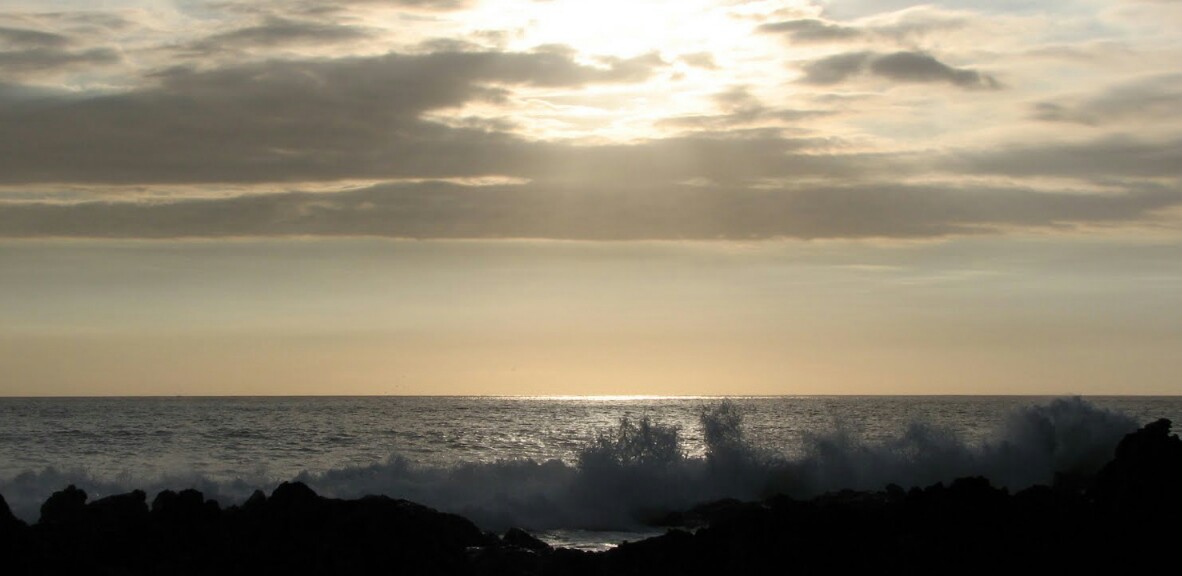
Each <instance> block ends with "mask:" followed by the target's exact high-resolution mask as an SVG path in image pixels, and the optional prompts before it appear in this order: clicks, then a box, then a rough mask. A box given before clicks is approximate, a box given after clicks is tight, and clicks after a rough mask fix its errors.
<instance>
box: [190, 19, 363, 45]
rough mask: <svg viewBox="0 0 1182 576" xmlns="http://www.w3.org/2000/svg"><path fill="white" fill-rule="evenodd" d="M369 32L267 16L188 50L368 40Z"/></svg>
mask: <svg viewBox="0 0 1182 576" xmlns="http://www.w3.org/2000/svg"><path fill="white" fill-rule="evenodd" d="M371 35H372V32H371V31H370V30H368V29H366V28H363V27H360V26H346V25H340V24H321V23H317V22H305V21H298V20H290V19H286V18H277V17H271V18H267V19H266V20H265V21H263V22H262V23H260V24H259V25H257V26H249V27H246V28H239V29H237V30H231V31H229V32H223V33H221V34H215V35H213V36H209V37H206V38H204V39H202V40H201V41H199V42H197V43H195V44H194V45H193V46H192V47H191V48H192V49H194V50H197V51H201V52H213V51H218V50H224V49H226V48H244V47H274V46H284V45H289V44H306V45H312V46H318V45H321V44H325V43H336V42H347V41H351V40H360V39H364V38H368V37H370V36H371Z"/></svg>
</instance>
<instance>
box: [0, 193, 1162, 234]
mask: <svg viewBox="0 0 1182 576" xmlns="http://www.w3.org/2000/svg"><path fill="white" fill-rule="evenodd" d="M1180 203H1182V194H1180V193H1179V192H1178V191H1164V190H1142V191H1134V192H1130V193H1127V194H1118V195H1088V194H1075V193H1046V192H1039V191H1033V190H1028V189H1022V188H990V187H977V188H973V187H952V188H947V187H936V186H916V185H901V184H877V185H865V186H817V187H807V188H802V189H797V190H757V189H736V188H730V187H718V186H708V187H703V186H674V185H650V184H645V183H629V182H627V181H626V180H621V181H620V182H618V185H617V186H615V187H612V188H603V187H594V186H590V185H587V184H575V185H566V186H563V185H539V184H536V183H535V184H527V185H520V186H476V187H473V186H461V185H457V184H451V183H446V182H422V183H414V184H384V185H378V186H374V187H370V188H365V189H361V190H354V191H350V192H340V193H331V194H324V193H305V192H292V193H285V194H268V195H254V196H240V197H234V198H225V199H207V200H193V199H191V200H182V201H177V202H169V203H159V202H156V203H143V202H86V203H80V204H44V203H28V204H11V205H8V206H6V207H5V209H4V210H2V211H0V236H5V237H14V236H16V237H29V236H81V237H137V238H174V237H224V236H275V235H315V236H353V235H373V236H386V237H401V238H424V239H425V238H550V239H581V240H635V239H701V240H710V239H764V238H782V237H789V238H861V237H900V238H916V237H935V236H945V235H949V234H966V233H981V232H988V231H992V230H995V229H997V228H999V227H1011V226H1027V227H1029V226H1036V227H1048V226H1070V225H1076V224H1081V223H1095V222H1120V221H1128V220H1133V219H1138V218H1142V217H1144V216H1145V215H1146V214H1148V213H1150V212H1152V211H1154V210H1158V209H1162V208H1167V207H1171V206H1177V205H1179V204H1180Z"/></svg>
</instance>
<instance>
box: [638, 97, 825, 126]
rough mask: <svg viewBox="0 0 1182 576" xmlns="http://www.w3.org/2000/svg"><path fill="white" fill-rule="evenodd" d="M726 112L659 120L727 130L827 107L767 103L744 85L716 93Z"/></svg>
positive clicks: (801, 116)
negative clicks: (785, 106) (791, 107)
mask: <svg viewBox="0 0 1182 576" xmlns="http://www.w3.org/2000/svg"><path fill="white" fill-rule="evenodd" d="M714 101H715V103H716V104H717V105H718V107H719V108H720V109H722V111H723V113H722V114H693V115H685V116H674V117H670V118H665V119H662V120H660V121H659V122H657V126H658V127H666V128H690V129H703V130H724V129H727V128H733V127H738V126H749V125H752V124H763V125H775V124H779V123H794V122H799V121H801V120H804V119H808V118H815V117H819V116H825V115H828V114H831V113H832V112H830V111H827V110H786V109H772V108H768V107H767V106H765V105H764V104H763V103H762V102H760V101H759V100H758V99H757V98H755V96H754V95H752V94H751V93H750V92H749V91H748V90H747V89H746V88H744V87H735V88H732V89H730V90H727V91H724V92H721V93H719V94H716V95H715V96H714Z"/></svg>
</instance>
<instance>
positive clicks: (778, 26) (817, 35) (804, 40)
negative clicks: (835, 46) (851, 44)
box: [758, 18, 864, 44]
mask: <svg viewBox="0 0 1182 576" xmlns="http://www.w3.org/2000/svg"><path fill="white" fill-rule="evenodd" d="M758 31H760V32H763V33H766V34H784V35H786V36H787V37H788V38H789V39H790V40H792V41H793V42H796V43H801V44H811V43H823V42H842V41H846V40H853V39H856V38H861V37H862V36H863V34H864V33H863V31H862V30H860V29H858V28H854V27H852V26H843V25H840V24H835V23H832V22H826V21H824V20H817V19H815V18H802V19H799V20H785V21H782V22H772V23H768V24H763V25H761V26H760V27H759V28H758Z"/></svg>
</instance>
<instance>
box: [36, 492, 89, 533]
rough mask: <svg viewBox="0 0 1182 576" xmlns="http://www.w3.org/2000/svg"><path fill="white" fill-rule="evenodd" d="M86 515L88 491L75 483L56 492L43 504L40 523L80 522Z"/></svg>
mask: <svg viewBox="0 0 1182 576" xmlns="http://www.w3.org/2000/svg"><path fill="white" fill-rule="evenodd" d="M85 517H86V492H85V491H84V490H80V489H78V488H77V487H75V486H74V485H73V484H70V485H69V486H66V489H65V490H60V491H58V492H54V493H53V495H51V496H50V497H49V499H47V500H46V501H45V503H44V504H42V505H41V520H40V521H39V522H38V524H46V525H52V524H61V525H64V524H79V523H81V522H82V521H83V520H84V519H85Z"/></svg>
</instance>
